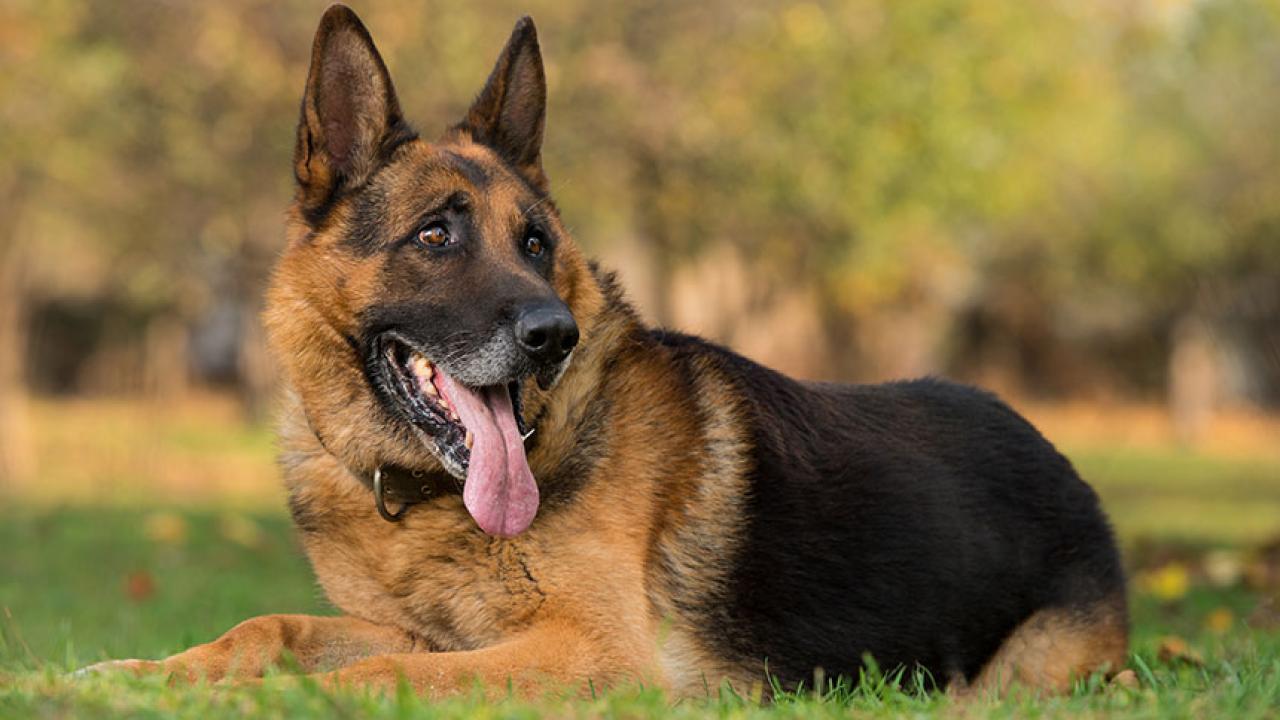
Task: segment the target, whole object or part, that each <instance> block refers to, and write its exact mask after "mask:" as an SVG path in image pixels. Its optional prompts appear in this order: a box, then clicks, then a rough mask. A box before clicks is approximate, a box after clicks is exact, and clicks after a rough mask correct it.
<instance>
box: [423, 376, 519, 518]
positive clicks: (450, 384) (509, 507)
mask: <svg viewBox="0 0 1280 720" xmlns="http://www.w3.org/2000/svg"><path fill="white" fill-rule="evenodd" d="M435 379H437V380H438V382H439V383H440V385H441V386H442V387H441V388H440V389H441V390H443V391H444V394H445V397H447V398H449V400H450V401H451V402H452V403H453V407H454V409H455V410H457V411H458V416H459V417H460V418H462V424H463V425H466V426H467V429H468V430H470V431H471V432H472V434H473V435H474V436H475V442H474V444H473V445H472V446H471V462H470V463H469V464H468V465H467V481H466V484H465V485H464V486H463V489H462V502H463V504H464V505H466V506H467V511H468V512H470V513H471V517H472V518H474V519H475V521H476V524H477V525H479V526H480V529H481V530H484V531H485V532H487V533H489V534H490V535H497V536H499V537H515V536H516V535H519V534H520V533H522V532H524V531H525V530H527V529H529V525H530V523H532V522H533V516H534V515H536V514H537V513H538V485H537V483H535V482H534V480H533V472H532V471H531V470H529V461H528V459H526V458H525V456H524V440H523V439H522V438H521V437H520V431H519V430H518V429H517V428H516V415H515V410H514V409H513V408H512V407H511V395H510V393H508V391H507V388H506V387H505V386H502V385H490V386H488V387H483V388H480V389H479V390H478V391H477V390H472V389H471V388H469V387H466V386H464V385H461V384H459V383H456V382H454V380H453V378H451V377H449V376H448V375H445V374H444V373H442V372H437V373H436V374H435Z"/></svg>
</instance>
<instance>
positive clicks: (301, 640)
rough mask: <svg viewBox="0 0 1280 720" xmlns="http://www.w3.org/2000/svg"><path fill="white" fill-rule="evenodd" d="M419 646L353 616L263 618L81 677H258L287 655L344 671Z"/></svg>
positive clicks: (309, 665) (311, 668) (305, 664)
mask: <svg viewBox="0 0 1280 720" xmlns="http://www.w3.org/2000/svg"><path fill="white" fill-rule="evenodd" d="M419 649H421V641H420V640H418V639H416V638H415V637H414V636H413V635H411V634H409V633H406V632H405V631H403V630H400V629H398V628H392V627H386V626H383V625H374V624H373V623H370V622H366V621H364V620H360V619H357V618H353V617H315V616H311V615H263V616H261V617H256V618H253V619H251V620H246V621H244V622H242V623H240V624H239V625H237V626H235V627H234V628H231V630H229V631H227V632H226V634H224V635H223V636H222V637H220V638H218V639H217V640H214V641H213V642H210V643H205V644H204V645H197V646H195V647H193V648H191V649H189V650H186V651H183V652H180V653H178V654H177V655H173V656H170V657H168V658H166V659H164V660H111V661H107V662H102V663H98V664H96V665H90V666H89V667H87V668H84V669H83V670H81V671H80V673H81V674H88V673H96V672H103V671H113V670H125V671H131V672H134V673H138V674H151V673H170V674H173V675H174V676H176V677H178V678H183V679H187V680H191V681H195V680H197V679H200V678H203V679H205V680H208V681H210V682H214V681H217V680H221V679H223V678H227V677H230V678H252V677H260V676H261V675H262V673H263V672H264V671H265V670H266V669H267V668H269V667H271V666H273V665H275V664H277V663H279V662H280V661H281V660H283V659H284V658H285V656H286V653H287V654H288V655H289V656H291V657H292V658H293V660H294V661H295V662H297V664H298V665H299V666H301V668H302V669H303V670H304V671H306V672H317V671H321V670H327V669H331V668H338V667H343V666H345V665H349V664H351V663H353V662H356V661H357V660H360V659H363V658H367V657H371V656H375V655H386V654H388V653H410V652H413V651H415V650H419Z"/></svg>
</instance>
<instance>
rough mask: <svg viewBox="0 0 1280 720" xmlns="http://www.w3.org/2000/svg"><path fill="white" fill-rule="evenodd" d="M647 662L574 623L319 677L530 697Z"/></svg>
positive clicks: (336, 683) (631, 671)
mask: <svg viewBox="0 0 1280 720" xmlns="http://www.w3.org/2000/svg"><path fill="white" fill-rule="evenodd" d="M643 668H644V664H643V660H642V659H640V658H638V657H635V656H633V655H632V654H630V653H627V652H625V651H620V650H619V649H617V648H613V649H610V648H605V647H602V646H601V644H600V643H595V642H592V641H590V640H588V639H587V638H586V637H585V636H584V635H582V634H581V633H580V632H579V631H578V630H577V629H576V628H574V627H573V626H572V625H561V624H554V625H546V626H542V627H537V628H533V629H531V630H529V631H527V632H525V633H522V634H521V635H519V636H517V637H515V638H512V639H511V640H507V641H504V642H500V643H498V644H496V645H491V646H489V647H486V648H481V649H479V650H467V651H460V652H441V653H418V654H406V653H398V654H388V655H382V656H379V657H371V658H368V659H366V660H361V661H359V662H357V663H354V664H352V665H349V666H347V667H344V668H341V669H339V670H334V671H332V672H328V673H324V674H320V675H316V676H314V677H315V678H316V679H317V680H318V681H319V683H320V684H321V685H322V686H325V687H329V688H334V687H369V688H374V689H378V690H383V691H390V690H392V689H394V688H395V687H396V685H397V684H398V683H399V682H400V681H401V679H402V678H403V679H404V681H405V682H407V683H408V684H409V685H410V686H411V687H412V688H413V689H414V690H415V691H416V692H417V693H419V694H421V695H426V696H429V697H439V696H442V695H449V694H454V693H458V692H462V691H466V690H468V689H470V688H471V687H473V686H474V685H475V684H477V683H479V684H480V685H481V686H482V687H483V688H485V690H486V691H487V692H489V693H491V694H505V693H506V692H507V691H508V689H510V690H513V691H515V692H516V693H517V694H519V695H522V696H525V697H529V696H533V695H535V694H537V693H538V692H540V691H546V690H556V689H569V690H574V691H579V692H581V691H583V690H584V689H585V688H587V687H588V684H589V683H591V686H592V687H595V688H600V687H603V686H604V685H607V684H609V683H611V682H614V681H617V680H620V679H624V678H628V677H632V678H639V679H643V677H642V676H641V675H640V674H639V673H640V672H643Z"/></svg>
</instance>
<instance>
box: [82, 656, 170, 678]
mask: <svg viewBox="0 0 1280 720" xmlns="http://www.w3.org/2000/svg"><path fill="white" fill-rule="evenodd" d="M162 672H165V667H164V663H162V662H159V661H157V660H106V661H103V662H100V663H94V664H92V665H88V666H86V667H82V668H80V669H79V670H76V671H75V672H73V673H71V677H73V678H86V677H92V676H94V675H108V674H113V673H132V674H134V675H138V676H142V675H154V674H157V673H162Z"/></svg>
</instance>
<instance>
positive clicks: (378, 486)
mask: <svg viewBox="0 0 1280 720" xmlns="http://www.w3.org/2000/svg"><path fill="white" fill-rule="evenodd" d="M373 502H374V504H375V505H377V507H378V514H379V515H381V516H382V519H383V520H386V521H387V522H400V519H401V518H403V517H404V513H405V511H406V510H408V509H409V503H405V504H403V505H401V506H400V509H399V510H397V511H395V513H392V512H391V511H390V510H387V501H386V498H384V497H383V495H382V467H381V466H379V467H377V468H376V469H374V471H373Z"/></svg>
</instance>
